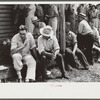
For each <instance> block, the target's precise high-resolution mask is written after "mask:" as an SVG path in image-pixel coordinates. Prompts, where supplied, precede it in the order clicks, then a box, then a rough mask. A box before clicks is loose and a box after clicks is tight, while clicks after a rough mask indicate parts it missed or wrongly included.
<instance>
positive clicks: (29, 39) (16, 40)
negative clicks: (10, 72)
mask: <svg viewBox="0 0 100 100" xmlns="http://www.w3.org/2000/svg"><path fill="white" fill-rule="evenodd" d="M26 43H27V45H26V47H25V48H24V49H22V50H21V51H20V52H19V53H20V54H21V55H22V56H25V55H27V54H30V49H33V48H35V47H36V45H35V41H34V38H33V36H32V34H31V33H26V40H25V42H24V43H23V42H22V39H21V37H20V34H19V33H18V34H16V35H15V36H14V37H13V38H12V41H11V50H13V49H17V48H20V47H22V46H23V45H24V44H26Z"/></svg>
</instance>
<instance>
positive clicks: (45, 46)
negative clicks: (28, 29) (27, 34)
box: [38, 35, 60, 54]
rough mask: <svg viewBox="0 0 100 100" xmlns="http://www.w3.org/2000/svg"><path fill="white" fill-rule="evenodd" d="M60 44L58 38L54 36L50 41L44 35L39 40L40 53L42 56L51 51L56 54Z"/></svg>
mask: <svg viewBox="0 0 100 100" xmlns="http://www.w3.org/2000/svg"><path fill="white" fill-rule="evenodd" d="M59 49H60V47H59V44H58V41H57V38H56V37H55V36H54V35H53V36H52V37H50V38H49V39H48V40H47V39H45V38H44V37H43V36H42V35H41V36H39V38H38V51H39V53H40V54H41V53H42V52H43V51H49V52H52V53H54V52H55V51H56V50H59Z"/></svg>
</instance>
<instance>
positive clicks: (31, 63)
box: [11, 25, 37, 82]
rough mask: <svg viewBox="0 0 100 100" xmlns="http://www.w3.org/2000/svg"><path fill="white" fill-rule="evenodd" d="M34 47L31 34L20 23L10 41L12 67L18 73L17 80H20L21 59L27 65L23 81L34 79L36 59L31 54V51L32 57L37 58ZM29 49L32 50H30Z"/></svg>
mask: <svg viewBox="0 0 100 100" xmlns="http://www.w3.org/2000/svg"><path fill="white" fill-rule="evenodd" d="M35 47H36V45H35V41H34V38H33V36H32V34H31V33H28V32H27V28H26V27H25V26H24V25H21V26H20V27H19V33H17V34H16V35H15V36H14V37H13V38H12V41H11V54H12V58H13V64H14V68H15V70H16V72H17V75H18V82H22V76H21V69H22V68H23V63H22V61H24V62H25V63H26V64H27V67H28V68H27V72H26V79H25V81H26V82H33V81H35V72H36V61H35V59H34V58H33V57H32V55H31V53H32V54H34V57H35V58H36V60H37V55H36V49H35ZM30 50H31V51H33V52H30Z"/></svg>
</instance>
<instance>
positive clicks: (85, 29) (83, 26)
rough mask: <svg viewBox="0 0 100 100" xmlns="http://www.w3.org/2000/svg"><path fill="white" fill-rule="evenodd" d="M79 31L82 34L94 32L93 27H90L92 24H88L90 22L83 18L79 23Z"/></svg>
mask: <svg viewBox="0 0 100 100" xmlns="http://www.w3.org/2000/svg"><path fill="white" fill-rule="evenodd" d="M78 32H79V34H81V35H86V34H88V33H92V32H93V31H92V29H91V27H90V25H89V24H88V22H87V21H86V20H84V19H83V20H82V21H81V22H80V23H79V28H78Z"/></svg>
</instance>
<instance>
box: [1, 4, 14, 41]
mask: <svg viewBox="0 0 100 100" xmlns="http://www.w3.org/2000/svg"><path fill="white" fill-rule="evenodd" d="M12 10H13V5H0V40H2V39H6V38H11V37H12V36H13V35H14V34H15V33H16V31H15V29H16V28H15V26H14V24H13V20H12V19H13V18H12Z"/></svg>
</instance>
